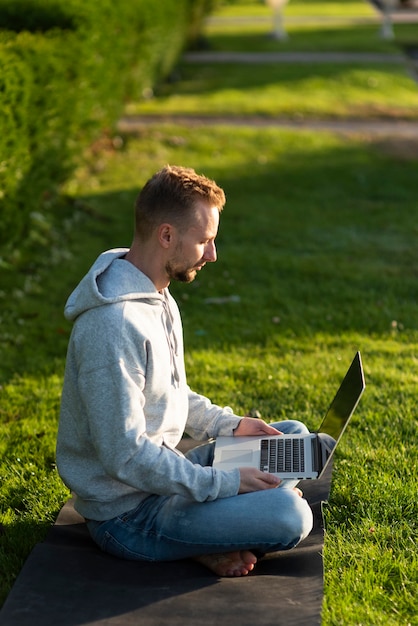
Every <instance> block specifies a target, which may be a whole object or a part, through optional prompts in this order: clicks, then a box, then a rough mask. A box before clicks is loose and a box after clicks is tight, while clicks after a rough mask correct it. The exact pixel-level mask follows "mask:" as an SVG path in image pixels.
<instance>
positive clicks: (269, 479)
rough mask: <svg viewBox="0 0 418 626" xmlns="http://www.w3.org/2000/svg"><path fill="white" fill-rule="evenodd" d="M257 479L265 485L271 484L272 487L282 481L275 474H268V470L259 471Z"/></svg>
mask: <svg viewBox="0 0 418 626" xmlns="http://www.w3.org/2000/svg"><path fill="white" fill-rule="evenodd" d="M259 480H261V481H263V482H264V483H266V484H267V485H271V486H272V487H278V486H279V485H280V483H281V482H282V481H281V480H280V478H279V477H278V476H275V475H274V474H269V473H268V472H261V476H259Z"/></svg>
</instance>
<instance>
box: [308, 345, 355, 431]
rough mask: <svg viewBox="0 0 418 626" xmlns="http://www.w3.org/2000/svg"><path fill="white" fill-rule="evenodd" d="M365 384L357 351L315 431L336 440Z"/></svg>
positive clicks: (343, 428)
mask: <svg viewBox="0 0 418 626" xmlns="http://www.w3.org/2000/svg"><path fill="white" fill-rule="evenodd" d="M365 386H366V385H365V381H364V373H363V365H362V362H361V356H360V352H357V353H356V355H355V357H354V359H353V362H352V363H351V365H350V367H349V369H348V372H347V374H346V375H345V377H344V380H343V381H342V383H341V385H340V388H339V389H338V391H337V393H336V394H335V398H334V399H333V401H332V402H331V405H330V407H329V409H328V411H327V413H326V415H325V417H324V419H323V420H322V423H321V425H320V427H319V428H318V430H317V432H318V433H326V434H327V435H330V436H331V437H332V438H333V439H335V441H336V442H338V440H339V439H340V438H341V435H342V434H343V432H344V430H345V427H346V425H347V423H348V420H349V419H350V417H351V415H352V414H353V411H354V410H355V408H356V406H357V404H358V402H359V400H360V397H361V395H362V393H363V391H364V388H365Z"/></svg>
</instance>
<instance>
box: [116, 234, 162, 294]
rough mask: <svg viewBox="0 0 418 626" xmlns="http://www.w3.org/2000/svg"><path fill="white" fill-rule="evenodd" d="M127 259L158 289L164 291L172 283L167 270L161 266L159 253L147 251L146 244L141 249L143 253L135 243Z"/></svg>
mask: <svg viewBox="0 0 418 626" xmlns="http://www.w3.org/2000/svg"><path fill="white" fill-rule="evenodd" d="M125 260H126V261H129V263H132V265H134V266H135V267H136V268H137V269H139V270H140V271H141V272H142V273H143V274H145V276H148V278H149V279H150V280H151V281H152V282H153V283H154V285H155V288H156V289H157V291H162V290H163V289H165V288H166V287H168V285H169V284H170V281H169V279H168V277H167V274H166V272H165V270H164V269H163V268H162V264H161V266H160V263H159V260H158V254H156V253H155V251H152V252H151V251H149V252H148V251H147V250H146V246H144V247H143V248H142V249H141V253H140V252H139V250H138V249H137V247H136V246H135V245H134V244H133V245H132V247H131V248H130V250H129V251H128V252H127V254H126V256H125Z"/></svg>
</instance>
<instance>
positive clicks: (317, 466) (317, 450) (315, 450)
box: [311, 436, 322, 474]
mask: <svg viewBox="0 0 418 626" xmlns="http://www.w3.org/2000/svg"><path fill="white" fill-rule="evenodd" d="M311 446H312V468H313V470H314V472H318V474H319V473H320V471H321V469H322V462H321V461H322V454H321V441H320V439H319V437H318V436H316V437H313V438H312V439H311Z"/></svg>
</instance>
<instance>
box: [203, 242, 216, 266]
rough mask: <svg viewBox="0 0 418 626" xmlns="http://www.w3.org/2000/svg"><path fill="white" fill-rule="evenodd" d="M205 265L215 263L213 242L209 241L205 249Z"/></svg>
mask: <svg viewBox="0 0 418 626" xmlns="http://www.w3.org/2000/svg"><path fill="white" fill-rule="evenodd" d="M203 258H204V259H205V261H206V262H207V263H214V262H215V261H216V259H217V258H218V257H217V254H216V246H215V242H214V241H210V242H209V243H208V244H207V245H206V247H205V254H204V256H203Z"/></svg>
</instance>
